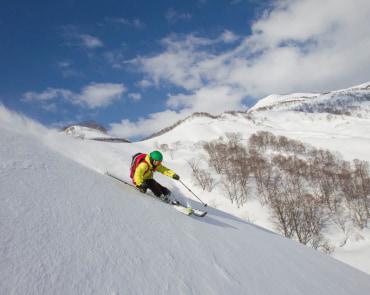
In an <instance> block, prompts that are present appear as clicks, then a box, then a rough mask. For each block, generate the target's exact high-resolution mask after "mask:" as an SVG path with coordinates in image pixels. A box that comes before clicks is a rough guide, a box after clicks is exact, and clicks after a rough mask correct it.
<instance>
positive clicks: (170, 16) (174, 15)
mask: <svg viewBox="0 0 370 295" xmlns="http://www.w3.org/2000/svg"><path fill="white" fill-rule="evenodd" d="M191 18H192V15H191V14H190V13H187V12H185V13H184V12H179V11H177V10H175V9H173V8H170V9H168V10H167V13H166V19H167V21H168V22H169V23H176V22H178V21H187V20H190V19H191Z"/></svg>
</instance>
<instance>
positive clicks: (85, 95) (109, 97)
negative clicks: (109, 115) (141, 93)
mask: <svg viewBox="0 0 370 295" xmlns="http://www.w3.org/2000/svg"><path fill="white" fill-rule="evenodd" d="M126 90H127V89H126V87H125V86H124V85H123V84H114V83H93V84H90V85H88V86H85V87H84V88H83V89H82V93H81V94H80V95H77V96H75V99H76V101H77V102H79V103H82V104H85V105H87V106H88V107H89V108H91V109H93V108H98V107H105V106H108V105H110V104H112V103H113V101H115V100H118V99H120V98H121V97H122V94H123V93H124V92H126Z"/></svg>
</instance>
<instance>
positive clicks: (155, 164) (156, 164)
mask: <svg viewBox="0 0 370 295" xmlns="http://www.w3.org/2000/svg"><path fill="white" fill-rule="evenodd" d="M161 163H162V161H157V160H153V165H154V166H158V165H160V164H161Z"/></svg>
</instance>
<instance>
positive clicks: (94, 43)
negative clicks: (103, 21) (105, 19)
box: [78, 34, 104, 49]
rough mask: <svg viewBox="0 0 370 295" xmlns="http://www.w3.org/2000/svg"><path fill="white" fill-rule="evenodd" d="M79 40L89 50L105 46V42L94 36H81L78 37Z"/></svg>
mask: <svg viewBox="0 0 370 295" xmlns="http://www.w3.org/2000/svg"><path fill="white" fill-rule="evenodd" d="M78 38H79V39H80V41H81V45H82V46H84V47H86V48H88V49H94V48H98V47H103V46H104V44H103V42H102V41H101V40H100V39H99V38H97V37H94V36H92V35H88V34H81V35H78Z"/></svg>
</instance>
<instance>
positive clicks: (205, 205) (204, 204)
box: [179, 180, 207, 207]
mask: <svg viewBox="0 0 370 295" xmlns="http://www.w3.org/2000/svg"><path fill="white" fill-rule="evenodd" d="M179 181H180V182H181V184H182V185H183V186H185V187H186V188H187V190H188V191H189V192H191V193H192V194H193V195H194V196H195V197H196V198H197V199H198V200H199V201H201V203H202V204H203V206H204V207H207V204H206V203H204V202H203V201H202V200H201V199H199V197H198V196H197V195H196V194H194V193H193V191H192V190H191V189H190V188H188V187H187V186H186V185H185V183H183V182H182V181H181V180H179Z"/></svg>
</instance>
